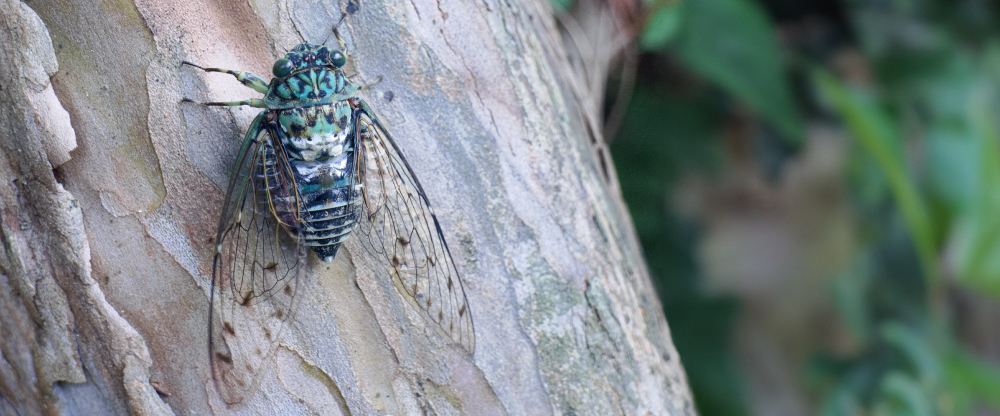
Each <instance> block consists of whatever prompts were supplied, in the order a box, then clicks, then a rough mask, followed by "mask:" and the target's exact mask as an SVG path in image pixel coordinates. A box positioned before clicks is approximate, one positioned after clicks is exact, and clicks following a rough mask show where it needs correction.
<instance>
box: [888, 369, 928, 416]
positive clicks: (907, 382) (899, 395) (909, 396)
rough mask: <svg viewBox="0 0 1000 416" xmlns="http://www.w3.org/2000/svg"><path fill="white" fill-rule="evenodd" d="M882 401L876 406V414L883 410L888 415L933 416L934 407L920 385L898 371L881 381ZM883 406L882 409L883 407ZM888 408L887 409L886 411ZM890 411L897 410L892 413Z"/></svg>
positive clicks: (890, 373) (892, 372)
mask: <svg viewBox="0 0 1000 416" xmlns="http://www.w3.org/2000/svg"><path fill="white" fill-rule="evenodd" d="M880 387H881V389H882V394H883V395H884V396H883V400H889V399H892V402H888V401H884V402H882V403H880V404H878V405H876V413H877V412H878V411H879V410H883V409H885V410H883V411H885V412H886V413H888V414H904V415H913V416H933V415H934V410H933V409H934V406H933V404H932V403H931V402H930V399H931V396H929V395H928V394H927V391H925V390H924V389H923V388H922V387H921V385H920V383H919V382H918V381H917V380H915V379H913V378H912V377H910V376H908V375H906V374H903V373H901V372H898V371H891V372H889V374H887V375H886V376H885V377H884V378H883V379H882V385H881V386H880ZM883 406H884V407H883ZM886 408H888V409H886ZM892 410H898V411H897V412H893V411H892Z"/></svg>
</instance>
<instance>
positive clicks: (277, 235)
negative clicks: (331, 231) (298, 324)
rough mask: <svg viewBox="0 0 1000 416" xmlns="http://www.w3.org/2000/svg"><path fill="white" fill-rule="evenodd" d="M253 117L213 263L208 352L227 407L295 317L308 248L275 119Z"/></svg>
mask: <svg viewBox="0 0 1000 416" xmlns="http://www.w3.org/2000/svg"><path fill="white" fill-rule="evenodd" d="M265 114H266V112H265V113H262V114H261V115H259V116H257V118H256V119H255V120H254V122H253V124H252V125H251V127H250V130H249V131H248V132H247V136H246V138H245V139H244V144H243V148H242V150H241V151H240V156H239V159H238V162H237V165H236V168H235V169H234V170H233V176H232V178H231V179H230V183H229V189H228V190H227V191H226V205H225V206H224V207H223V213H222V218H221V220H220V221H219V234H218V237H217V240H216V241H217V243H218V246H217V251H216V254H215V258H214V260H213V261H212V293H211V307H210V309H209V314H210V317H209V353H210V357H209V358H210V362H211V365H212V378H213V379H214V380H215V385H216V388H217V390H218V391H219V395H220V396H221V397H222V399H223V400H224V401H225V402H226V403H229V404H235V403H239V402H242V401H243V400H244V399H246V398H249V397H250V396H251V395H253V393H254V391H255V390H256V388H257V383H258V382H259V380H260V377H261V376H262V374H263V371H261V369H262V367H263V364H264V362H265V360H266V358H267V357H268V356H270V354H271V353H272V352H273V351H274V349H275V347H276V346H277V344H278V342H279V341H280V339H281V334H282V332H283V330H284V328H285V326H286V325H285V323H286V322H287V321H288V319H289V318H290V317H291V316H292V315H294V312H295V309H296V306H297V303H298V302H297V301H296V299H297V297H296V296H295V295H296V293H297V292H298V291H299V285H300V282H299V280H300V279H299V274H300V269H301V268H302V266H303V265H304V264H305V261H306V257H305V256H306V251H305V248H304V245H303V242H302V241H301V238H299V237H297V236H296V235H297V233H296V231H297V225H298V212H299V211H298V197H297V194H296V188H295V182H294V177H293V176H292V173H291V171H290V169H289V167H288V164H287V158H286V157H285V155H284V151H283V149H282V148H281V146H280V145H275V143H273V142H272V140H271V138H272V137H276V135H275V134H273V128H274V127H273V123H267V122H265V121H264V119H265V118H266V117H265Z"/></svg>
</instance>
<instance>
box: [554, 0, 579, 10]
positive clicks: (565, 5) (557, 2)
mask: <svg viewBox="0 0 1000 416" xmlns="http://www.w3.org/2000/svg"><path fill="white" fill-rule="evenodd" d="M549 3H551V4H552V8H553V9H555V10H556V11H557V12H565V11H567V10H569V9H570V8H571V7H573V3H576V0H549Z"/></svg>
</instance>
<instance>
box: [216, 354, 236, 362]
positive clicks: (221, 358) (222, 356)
mask: <svg viewBox="0 0 1000 416" xmlns="http://www.w3.org/2000/svg"><path fill="white" fill-rule="evenodd" d="M215 359H217V360H219V361H222V362H224V363H226V364H232V363H233V357H230V356H229V354H226V353H224V352H217V353H215Z"/></svg>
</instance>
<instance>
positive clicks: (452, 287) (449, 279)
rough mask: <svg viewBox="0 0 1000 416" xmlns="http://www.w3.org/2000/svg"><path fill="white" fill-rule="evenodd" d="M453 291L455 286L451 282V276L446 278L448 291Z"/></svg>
mask: <svg viewBox="0 0 1000 416" xmlns="http://www.w3.org/2000/svg"><path fill="white" fill-rule="evenodd" d="M453 289H455V284H454V282H452V281H451V276H448V291H449V292H451V291H452V290H453Z"/></svg>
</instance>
